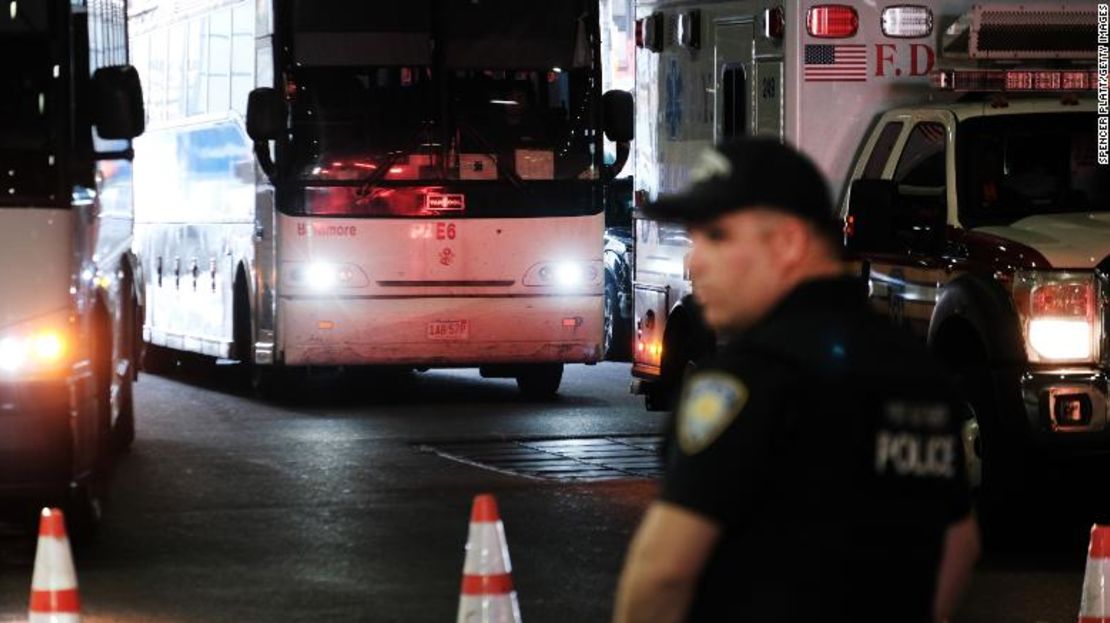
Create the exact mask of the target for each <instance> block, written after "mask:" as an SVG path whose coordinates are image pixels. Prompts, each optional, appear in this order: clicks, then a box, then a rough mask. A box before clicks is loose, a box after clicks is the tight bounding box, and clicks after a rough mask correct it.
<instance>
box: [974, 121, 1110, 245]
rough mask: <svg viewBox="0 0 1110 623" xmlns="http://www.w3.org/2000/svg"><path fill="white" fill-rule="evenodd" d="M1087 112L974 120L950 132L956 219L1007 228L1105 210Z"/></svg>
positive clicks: (1108, 202)
mask: <svg viewBox="0 0 1110 623" xmlns="http://www.w3.org/2000/svg"><path fill="white" fill-rule="evenodd" d="M1094 127H1095V118H1094V114H1093V113H1082V112H1077V113H1053V114H1026V115H998V116H990V117H977V118H973V119H968V120H966V121H963V122H962V123H960V126H959V128H958V131H957V150H958V161H959V162H960V163H961V164H960V176H959V190H960V202H959V206H960V221H961V222H962V223H963V224H964V226H965V227H985V226H1008V225H1012V224H1013V223H1015V222H1017V221H1019V220H1021V219H1024V218H1027V217H1030V216H1037V215H1042V214H1061V213H1068V212H1105V211H1106V210H1108V209H1110V207H1108V206H1110V196H1108V190H1110V189H1108V188H1107V183H1106V181H1105V180H1104V179H1102V178H1101V176H1100V175H1098V165H1097V162H1096V158H1095V153H1096V151H1095V134H1094V132H1092V131H1091V128H1094Z"/></svg>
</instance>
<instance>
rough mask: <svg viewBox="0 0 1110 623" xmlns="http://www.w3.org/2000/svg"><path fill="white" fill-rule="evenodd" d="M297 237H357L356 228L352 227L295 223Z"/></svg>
mask: <svg viewBox="0 0 1110 623" xmlns="http://www.w3.org/2000/svg"><path fill="white" fill-rule="evenodd" d="M297 235H298V236H309V237H316V236H320V237H336V238H353V237H355V236H357V235H358V227H356V226H354V225H330V224H327V223H312V224H311V227H309V225H308V224H306V223H297Z"/></svg>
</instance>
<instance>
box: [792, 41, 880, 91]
mask: <svg viewBox="0 0 1110 623" xmlns="http://www.w3.org/2000/svg"><path fill="white" fill-rule="evenodd" d="M866 80H867V46H866V45H856V44H844V45H828V44H817V45H806V62H805V81H806V82H865V81H866Z"/></svg>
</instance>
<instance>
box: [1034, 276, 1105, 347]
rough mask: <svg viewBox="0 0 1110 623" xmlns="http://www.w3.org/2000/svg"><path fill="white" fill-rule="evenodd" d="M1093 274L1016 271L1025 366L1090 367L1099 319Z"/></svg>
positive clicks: (1098, 297)
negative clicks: (1025, 358) (1077, 364)
mask: <svg viewBox="0 0 1110 623" xmlns="http://www.w3.org/2000/svg"><path fill="white" fill-rule="evenodd" d="M1100 298H1101V297H1100V292H1099V286H1098V281H1096V279H1095V276H1094V274H1093V273H1067V272H1048V271H1022V272H1019V273H1018V274H1017V275H1015V278H1014V302H1015V303H1016V305H1017V309H1018V314H1019V315H1020V317H1021V325H1022V330H1023V333H1024V336H1025V344H1026V351H1027V353H1028V355H1029V360H1030V361H1032V362H1037V363H1091V362H1094V361H1095V360H1096V359H1097V358H1098V356H1099V353H1098V345H1099V340H1100V339H1101V335H1100V327H1101V314H1102V313H1105V312H1104V311H1103V310H1102V309H1101V308H1102V307H1103V305H1100V303H1099V301H1100Z"/></svg>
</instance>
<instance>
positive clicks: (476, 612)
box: [455, 593, 520, 623]
mask: <svg viewBox="0 0 1110 623" xmlns="http://www.w3.org/2000/svg"><path fill="white" fill-rule="evenodd" d="M455 621H456V622H457V623H520V606H519V604H517V600H516V593H510V594H508V595H499V596H497V597H489V596H483V597H471V596H468V595H463V596H462V597H461V598H460V599H459V614H458V616H457V617H456V618H455Z"/></svg>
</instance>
